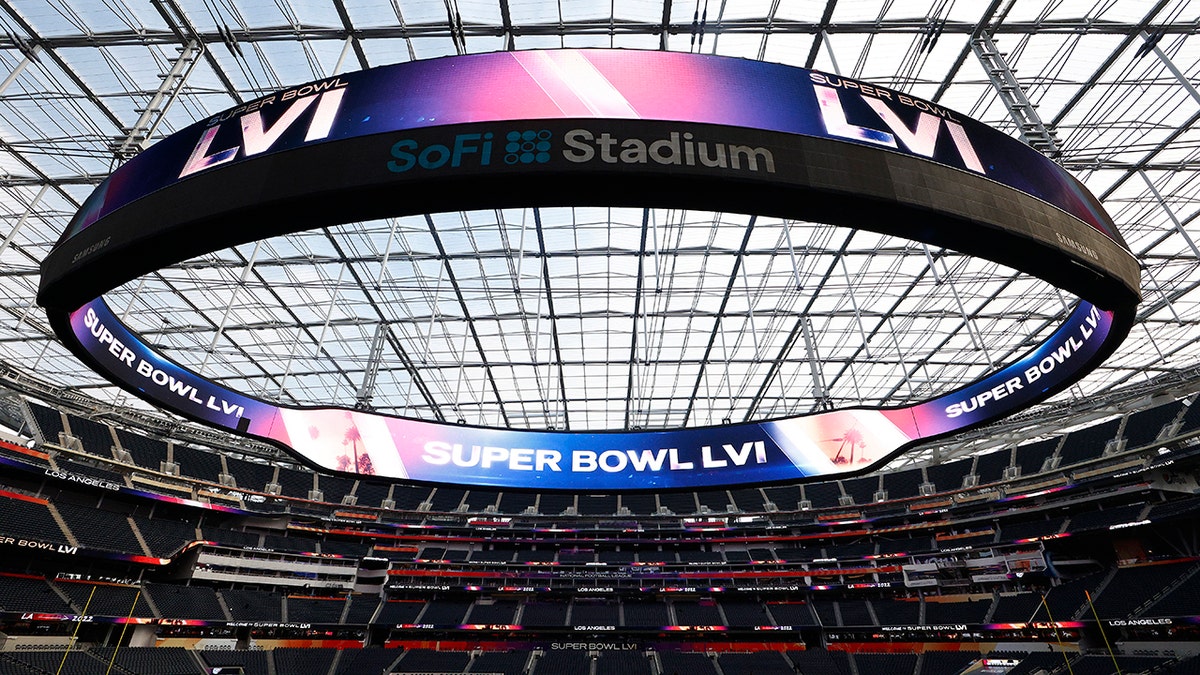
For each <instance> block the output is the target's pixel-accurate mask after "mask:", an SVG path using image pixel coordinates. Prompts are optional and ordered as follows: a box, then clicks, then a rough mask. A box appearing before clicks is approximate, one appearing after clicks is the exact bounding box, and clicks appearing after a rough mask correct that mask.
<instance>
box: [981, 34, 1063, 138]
mask: <svg viewBox="0 0 1200 675" xmlns="http://www.w3.org/2000/svg"><path fill="white" fill-rule="evenodd" d="M971 49H972V51H974V52H975V56H976V57H978V58H979V61H980V63H982V64H983V69H984V71H986V72H987V76H988V79H989V80H991V81H992V86H993V87H995V89H996V93H998V94H999V95H1000V100H1001V101H1003V102H1004V105H1005V107H1007V108H1008V114H1009V115H1010V116H1012V119H1013V122H1014V123H1016V125H1017V131H1018V132H1019V133H1020V134H1021V140H1023V141H1025V143H1026V144H1028V145H1029V146H1030V147H1032V148H1034V149H1035V150H1039V151H1041V152H1043V153H1045V154H1047V155H1049V156H1051V157H1057V156H1058V155H1059V154H1061V153H1062V147H1061V146H1060V145H1059V141H1058V137H1057V136H1056V135H1055V133H1054V131H1053V130H1052V129H1050V128H1049V127H1048V126H1046V124H1045V123H1044V122H1042V118H1041V117H1039V116H1038V112H1037V106H1036V105H1034V104H1033V103H1032V102H1030V100H1029V98H1027V97H1026V96H1025V90H1024V89H1022V88H1021V83H1020V82H1018V81H1017V76H1016V74H1015V73H1014V72H1013V70H1012V68H1010V67H1009V65H1008V61H1006V60H1005V58H1004V54H1001V53H1000V50H999V49H997V48H996V43H994V42H992V38H991V36H989V35H988V34H987V33H980V34H979V36H978V37H976V38H974V39H972V40H971Z"/></svg>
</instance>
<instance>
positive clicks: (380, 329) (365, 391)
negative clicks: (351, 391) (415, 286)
mask: <svg viewBox="0 0 1200 675" xmlns="http://www.w3.org/2000/svg"><path fill="white" fill-rule="evenodd" d="M387 332H388V325H387V324H386V323H383V322H382V321H381V322H379V323H377V324H375V337H374V338H372V339H371V353H370V354H369V355H368V356H367V367H366V369H365V370H363V379H362V386H360V387H359V388H358V397H357V399H356V400H355V402H354V407H355V408H357V409H359V410H371V399H372V398H374V397H375V378H376V377H378V376H379V364H380V362H381V361H382V360H383V345H385V344H386V343H387Z"/></svg>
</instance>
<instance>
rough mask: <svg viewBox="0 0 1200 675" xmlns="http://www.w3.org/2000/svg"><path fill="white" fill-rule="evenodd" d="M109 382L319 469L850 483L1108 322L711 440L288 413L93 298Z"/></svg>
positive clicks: (622, 480) (519, 480)
mask: <svg viewBox="0 0 1200 675" xmlns="http://www.w3.org/2000/svg"><path fill="white" fill-rule="evenodd" d="M71 325H72V328H73V330H74V332H75V336H76V337H77V338H78V339H79V341H80V343H81V344H82V345H83V347H84V348H85V349H86V350H87V352H88V353H89V354H90V355H91V356H92V357H93V358H94V359H95V360H96V361H98V362H99V363H100V365H101V366H102V367H103V368H105V369H106V370H107V371H108V372H109V373H110V374H112V375H114V376H115V377H117V378H118V379H119V380H120V381H121V382H122V383H123V384H124V385H126V386H130V387H132V388H134V389H136V390H138V391H140V392H142V393H143V394H146V395H147V396H149V397H150V398H152V399H153V400H155V401H158V402H160V403H162V404H163V405H165V406H167V407H169V408H171V409H173V410H177V411H180V412H183V413H185V414H187V415H189V416H191V417H193V418H197V419H202V420H204V421H205V422H207V423H209V424H212V425H214V426H218V427H221V428H224V429H227V430H230V431H240V432H242V433H246V434H248V435H251V436H255V437H258V438H262V439H265V440H271V441H275V442H277V443H280V444H282V445H285V446H287V447H290V448H291V449H292V450H294V451H295V452H297V453H299V454H300V456H302V457H304V458H305V459H307V460H308V461H309V462H311V463H313V464H316V465H318V466H320V467H322V468H324V469H328V470H332V471H341V472H347V473H355V474H360V475H376V476H383V477H388V478H399V479H413V480H420V481H428V482H437V483H461V484H471V485H486V486H493V487H520V488H542V489H571V490H581V489H595V490H605V491H609V490H611V491H620V490H633V489H663V488H684V487H693V488H694V487H703V486H718V485H731V484H738V483H754V482H770V481H783V480H793V479H801V478H807V477H812V476H826V475H833V474H839V473H850V472H855V471H859V470H862V469H864V468H867V467H869V466H871V465H873V464H875V463H876V462H879V461H880V460H882V459H884V458H886V457H888V456H889V455H891V454H893V453H894V452H896V451H897V450H899V449H900V448H901V447H903V446H905V445H907V444H909V443H911V442H913V441H915V440H919V439H922V438H927V437H930V436H934V435H939V434H944V433H948V432H952V431H955V430H957V429H962V428H966V427H968V426H973V425H975V424H978V423H980V422H981V421H985V420H989V419H994V418H996V417H1000V416H1003V415H1006V414H1008V413H1010V412H1012V411H1014V410H1019V409H1021V408H1023V407H1025V406H1026V405H1028V404H1029V402H1030V401H1032V400H1035V399H1037V398H1039V397H1040V396H1041V395H1042V394H1043V393H1044V392H1045V391H1048V390H1049V389H1051V388H1053V387H1054V386H1056V384H1057V383H1060V382H1062V381H1064V380H1066V379H1068V378H1071V377H1073V376H1074V375H1075V373H1076V372H1078V371H1079V370H1080V369H1082V368H1086V367H1088V364H1089V361H1090V359H1091V357H1092V356H1094V355H1095V354H1096V352H1097V350H1098V349H1099V348H1100V346H1101V345H1102V344H1103V342H1104V340H1105V338H1106V337H1107V336H1108V330H1109V328H1110V327H1111V325H1112V315H1111V313H1109V312H1104V311H1101V310H1099V309H1098V308H1096V307H1094V306H1093V305H1090V304H1088V303H1086V302H1083V303H1080V305H1079V306H1078V307H1077V308H1076V310H1075V311H1074V312H1073V313H1072V314H1071V315H1070V317H1069V318H1068V320H1067V321H1066V322H1065V323H1064V324H1063V325H1062V326H1061V327H1060V328H1059V329H1058V330H1057V331H1056V332H1055V333H1054V334H1053V335H1051V337H1050V339H1049V340H1047V341H1046V342H1045V343H1044V344H1043V345H1042V346H1040V347H1039V348H1038V349H1036V350H1034V351H1032V352H1030V353H1029V354H1027V355H1026V356H1025V357H1024V358H1022V359H1020V360H1018V361H1016V362H1014V363H1012V364H1010V365H1009V366H1007V367H1005V368H1003V369H1001V370H999V371H996V372H994V373H992V374H991V375H989V376H987V377H985V378H984V379H982V380H980V381H978V382H975V383H972V384H970V385H968V386H966V387H963V388H961V389H958V390H956V391H954V392H951V393H949V394H946V395H943V396H940V397H938V398H935V399H932V400H930V401H926V402H924V403H920V404H917V405H914V406H908V407H902V408H889V409H882V410H874V409H862V408H853V409H846V410H836V411H830V412H825V413H818V414H813V415H806V416H803V417H794V418H788V419H781V420H774V421H768V422H758V423H749V424H736V425H728V426H721V427H704V428H692V429H677V430H671V431H648V432H593V433H570V432H550V431H517V430H510V429H492V428H483V427H472V426H461V425H449V424H440V423H435V422H426V421H421V420H413V419H404V418H398V417H387V416H382V415H377V414H373V413H369V412H364V411H358V410H349V409H343V408H290V407H282V406H276V405H273V404H270V403H267V402H264V401H260V400H258V399H254V398H251V397H248V396H245V395H243V394H240V393H238V392H235V391H233V390H231V389H228V388H226V387H223V386H221V385H219V384H216V383H213V382H210V381H208V380H206V379H205V378H203V377H201V376H199V375H197V374H196V373H193V372H192V371H190V370H188V369H186V368H183V367H182V366H180V365H179V364H176V363H174V362H172V361H170V360H168V359H166V358H165V357H163V356H162V355H161V354H158V353H157V352H155V351H154V350H153V349H151V348H149V347H148V346H147V345H146V344H145V343H143V342H142V340H141V339H140V338H139V337H138V336H136V335H135V334H133V333H132V332H130V331H129V330H128V329H127V328H126V327H125V326H124V325H123V324H121V323H120V322H119V321H118V320H117V318H116V317H115V316H114V315H113V314H112V313H111V311H110V310H109V308H108V306H107V305H106V304H105V303H104V301H103V300H102V299H97V300H94V301H92V302H90V303H88V304H87V305H85V306H84V307H82V308H80V309H79V310H78V311H76V312H74V313H73V314H72V315H71Z"/></svg>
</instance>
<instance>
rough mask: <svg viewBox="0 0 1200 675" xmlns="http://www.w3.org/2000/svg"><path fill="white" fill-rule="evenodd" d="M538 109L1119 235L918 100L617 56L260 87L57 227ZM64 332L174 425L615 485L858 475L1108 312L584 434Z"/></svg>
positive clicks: (118, 328)
mask: <svg viewBox="0 0 1200 675" xmlns="http://www.w3.org/2000/svg"><path fill="white" fill-rule="evenodd" d="M539 119H541V120H560V119H561V120H568V119H569V120H575V119H581V120H587V119H600V120H612V119H639V120H655V121H672V122H681V123H701V124H715V125H725V126H729V127H739V128H744V129H755V130H763V131H770V132H781V133H788V134H796V135H803V136H811V137H818V138H826V139H830V140H836V141H839V142H845V143H856V144H864V145H870V146H873V147H882V148H886V150H887V151H888V152H898V153H903V154H907V155H910V156H917V157H922V158H925V159H928V160H931V161H933V162H936V163H938V164H942V165H945V166H950V167H954V168H957V169H959V170H961V171H964V172H968V173H971V174H973V175H977V176H978V175H982V176H985V177H986V178H988V179H991V180H994V181H997V182H999V183H1002V184H1005V185H1008V186H1010V187H1012V188H1015V189H1017V190H1020V191H1022V192H1025V193H1028V194H1030V195H1033V196H1035V197H1038V198H1041V199H1043V200H1045V201H1047V202H1049V203H1051V204H1054V205H1056V206H1058V207H1059V208H1061V209H1063V210H1064V211H1065V212H1067V213H1069V214H1072V215H1074V216H1075V217H1077V218H1079V219H1080V220H1081V221H1084V222H1087V223H1089V224H1091V225H1092V226H1093V227H1095V228H1096V229H1097V230H1099V231H1101V232H1104V233H1105V234H1107V235H1108V236H1110V237H1112V238H1113V239H1114V240H1116V241H1118V242H1119V241H1120V240H1119V237H1118V235H1117V234H1116V232H1115V229H1114V228H1113V227H1112V223H1111V220H1110V219H1109V218H1108V217H1107V216H1106V215H1105V214H1104V212H1103V210H1102V209H1101V208H1100V207H1099V204H1098V203H1097V202H1096V200H1095V199H1094V198H1093V197H1092V196H1091V195H1089V194H1088V193H1087V191H1086V190H1085V189H1083V188H1082V187H1081V186H1080V184H1079V183H1078V182H1077V181H1075V180H1074V179H1073V178H1072V177H1070V176H1069V175H1068V174H1066V173H1065V172H1063V171H1062V170H1061V169H1060V168H1059V167H1058V166H1057V165H1055V164H1054V163H1053V162H1051V161H1050V160H1048V159H1047V158H1046V157H1044V156H1042V155H1041V154H1040V153H1038V152H1036V151H1034V150H1032V149H1030V148H1028V147H1027V146H1025V145H1023V144H1021V143H1018V142H1016V141H1014V140H1013V139H1011V138H1009V137H1008V136H1006V135H1004V134H1001V133H999V132H997V131H995V130H993V129H990V128H988V127H986V126H984V125H982V124H980V123H978V122H975V121H973V120H970V119H968V118H966V117H963V116H961V115H959V114H958V113H955V112H954V111H951V110H947V109H945V108H943V107H940V106H938V105H937V104H934V103H931V102H927V101H921V100H919V99H915V98H912V97H909V96H907V95H905V94H902V93H900V92H894V91H890V90H886V89H882V88H879V87H874V86H872V85H867V84H865V83H858V82H856V81H852V80H847V79H844V78H840V77H837V76H832V75H826V74H822V73H817V72H814V71H808V70H804V69H800V68H793V67H789V66H782V65H776V64H768V63H762V62H757V61H750V60H742V59H732V58H724V57H712V56H700V55H694V54H679V53H665V52H639V51H624V50H558V51H531V52H505V53H494V54H482V55H472V56H465V57H452V58H444V59H435V60H430V61H416V62H411V63H406V64H400V65H396V66H389V67H385V68H378V69H374V70H368V71H362V72H358V73H349V74H345V75H339V76H337V77H334V78H327V79H325V80H322V81H319V82H316V83H311V84H309V85H303V86H300V87H293V88H290V89H286V90H283V91H280V92H277V93H276V94H273V95H270V96H267V97H263V98H260V99H257V100H256V101H252V102H249V103H246V104H244V105H242V106H240V107H238V108H235V109H233V110H230V111H227V112H224V113H221V114H218V115H215V116H213V117H211V118H209V119H208V120H205V121H203V122H200V123H197V124H195V125H192V126H191V127H188V128H187V129H185V130H183V131H181V132H179V133H177V134H174V135H172V136H170V137H169V138H167V139H164V140H163V141H161V142H159V143H158V144H156V145H154V146H152V147H151V148H149V149H147V150H146V151H145V152H144V153H142V154H141V155H139V156H137V157H136V158H134V159H133V160H131V161H129V162H128V163H126V164H125V165H123V166H122V167H120V168H119V169H118V170H117V171H115V172H114V173H113V174H112V175H111V176H110V177H109V178H108V179H107V180H106V181H105V182H104V183H103V184H102V185H101V186H100V187H99V188H98V189H97V190H96V191H95V192H94V193H93V194H92V196H91V197H89V198H88V200H87V202H86V203H85V206H84V208H83V209H81V210H80V212H79V213H78V214H77V215H76V217H75V219H74V220H73V222H72V224H71V227H70V228H69V229H68V231H67V232H66V233H65V234H64V236H63V240H66V239H69V238H70V237H71V236H73V235H75V234H77V233H78V232H80V231H82V230H83V229H84V228H86V227H88V226H89V225H91V224H92V223H95V222H97V221H99V220H101V219H103V218H104V217H105V216H107V215H109V214H111V213H113V212H115V211H117V210H118V209H120V208H122V207H123V206H125V205H127V204H130V203H132V202H134V201H135V200H137V199H139V198H141V197H143V196H145V195H148V194H150V193H152V192H154V191H157V190H161V189H164V188H167V187H170V186H171V185H173V184H175V183H178V182H180V181H185V180H188V179H189V177H190V176H193V175H196V174H200V173H203V172H207V171H210V170H212V169H213V168H214V167H219V166H230V165H234V164H237V163H239V162H245V161H248V160H252V159H255V158H259V157H266V156H273V155H277V154H279V153H284V152H286V151H288V150H293V149H296V148H300V147H302V146H304V147H307V146H309V145H312V144H319V143H326V142H331V141H337V140H344V139H351V138H360V137H371V136H380V137H383V136H385V135H387V137H389V138H392V137H394V135H395V133H396V132H402V131H406V130H415V129H423V128H433V127H443V126H447V125H456V124H464V123H481V122H493V121H494V122H502V121H506V120H539ZM389 144H390V141H389ZM439 147H440V146H439ZM447 152H449V151H448V150H447ZM381 165H382V162H381ZM60 243H61V242H60ZM105 245H107V240H103V241H102V242H98V243H96V244H94V246H95V247H96V248H95V249H94V250H99V249H100V248H102V247H103V246H105ZM94 250H85V251H81V252H80V253H79V254H78V255H77V257H79V256H85V255H90V253H92V252H94ZM70 325H71V330H72V333H73V335H74V337H75V339H76V340H77V341H78V343H79V345H80V346H81V347H82V349H83V350H84V351H86V352H87V354H88V355H90V357H91V358H92V359H93V360H94V361H95V362H96V363H97V364H98V365H99V367H101V368H102V369H103V370H104V372H105V373H107V375H108V376H109V377H110V378H112V379H114V380H115V381H117V382H119V383H120V384H122V385H123V386H125V387H126V388H129V389H131V390H133V391H136V392H138V393H139V394H141V395H142V396H144V397H146V398H148V399H149V400H151V401H154V402H155V403H157V404H159V405H162V406H163V407H165V408H167V409H170V410H173V411H175V412H178V413H181V414H183V415H186V416H187V417H189V418H192V419H196V420H201V421H204V422H206V423H208V424H211V425H213V426H216V427H219V428H223V429H227V430H230V431H233V432H237V433H242V434H246V435H249V436H251V437H255V438H259V439H263V440H268V441H273V442H276V443H278V444H281V445H283V446H286V447H289V448H291V449H293V450H294V451H295V452H297V453H298V454H299V455H300V456H302V457H304V458H305V459H307V460H308V461H309V462H311V463H313V464H315V465H317V466H320V467H322V468H324V469H327V470H331V471H341V472H346V473H351V474H359V475H378V476H386V477H390V478H400V479H412V480H419V481H428V482H436V483H460V484H472V485H485V486H494V487H514V488H533V489H568V490H585V489H593V490H601V491H625V490H651V489H664V488H696V487H706V486H720V485H734V484H741V483H761V482H780V481H787V480H795V479H801V478H807V477H812V476H825V475H831V474H839V473H851V472H857V471H861V470H865V469H867V468H868V467H871V466H873V465H875V464H876V463H878V462H879V461H882V460H883V459H885V458H887V457H889V456H890V455H892V454H893V453H895V452H896V451H898V450H899V449H900V448H902V447H904V446H906V445H908V444H910V443H912V442H914V441H917V440H920V439H924V438H930V437H933V436H938V435H942V434H946V433H950V432H953V431H956V430H960V429H965V428H967V427H971V426H975V425H978V424H981V423H983V422H986V421H988V420H992V419H997V418H999V417H1002V416H1004V415H1007V414H1009V413H1011V412H1013V411H1016V410H1020V409H1022V408H1024V407H1026V406H1027V405H1029V404H1030V403H1032V402H1034V401H1037V400H1041V399H1042V398H1044V396H1045V395H1046V393H1047V392H1049V391H1052V390H1057V389H1058V388H1061V386H1062V385H1063V384H1064V383H1065V382H1069V381H1074V380H1075V379H1077V378H1078V377H1079V375H1080V374H1081V373H1084V372H1086V371H1087V370H1088V369H1089V368H1090V367H1092V366H1093V365H1094V360H1095V357H1096V356H1097V354H1099V353H1100V352H1101V351H1102V349H1103V346H1104V345H1105V343H1106V340H1107V338H1108V336H1109V334H1110V329H1111V328H1112V326H1113V314H1112V313H1110V312H1106V311H1101V310H1100V309H1098V308H1097V307H1095V306H1093V305H1091V304H1090V303H1088V302H1086V301H1082V302H1080V303H1079V305H1078V306H1077V307H1076V309H1075V310H1074V311H1073V312H1072V314H1071V315H1070V316H1069V317H1068V319H1067V321H1066V322H1065V323H1064V324H1063V325H1062V326H1061V327H1060V328H1059V329H1058V330H1057V331H1056V332H1055V333H1054V334H1053V335H1051V336H1050V338H1049V339H1048V340H1047V341H1046V342H1045V343H1044V344H1043V345H1042V346H1040V347H1038V348H1037V349H1035V350H1034V351H1032V352H1030V353H1029V354H1027V355H1026V356H1025V357H1023V358H1022V359H1020V360H1019V361H1017V362H1015V363H1013V364H1010V365H1008V366H1006V367H1004V368H1002V369H1001V370H999V371H997V372H994V373H991V374H988V375H986V376H984V377H983V379H981V380H980V381H978V382H975V383H973V384H970V385H967V386H965V387H963V388H961V389H958V390H956V391H953V392H950V393H947V394H944V395H941V396H939V397H937V398H935V399H932V400H929V401H926V402H923V403H920V404H917V405H913V406H908V407H902V408H888V409H878V410H876V409H846V410H838V411H831V412H824V413H819V414H813V415H808V416H803V417H795V418H789V419H782V420H775V421H768V422H758V423H747V424H736V425H727V426H721V427H708V428H692V429H677V430H670V431H653V432H597V433H568V432H542V431H517V430H508V429H491V428H481V427H470V426H458V425H446V424H438V423H433V422H425V421H420V420H412V419H402V418H397V417H387V416H382V415H376V414H372V413H369V412H363V411H358V410H348V409H342V408H293V407H284V406H279V405H275V404H272V403H268V402H265V401H261V400H258V399H256V398H253V397H250V396H247V395H244V394H241V393H239V392H236V391H233V390H231V389H229V388H228V387H225V386H223V385H221V384H219V383H215V382H212V381H209V380H208V379H206V378H205V377H203V376H202V375H200V374H197V373H195V372H192V371H190V370H188V369H187V368H184V367H183V366H181V365H179V364H177V363H174V362H173V361H171V360H169V359H167V358H166V357H164V356H163V355H161V354H159V353H158V352H156V351H155V350H154V349H153V348H151V347H150V346H149V345H147V344H146V343H144V342H143V341H142V340H141V339H140V338H139V337H138V336H137V335H135V334H133V333H132V332H131V331H130V330H129V329H128V328H126V327H125V326H124V325H123V324H122V323H121V322H120V321H119V320H118V319H117V317H115V316H114V315H113V314H112V312H111V311H110V310H109V308H108V306H107V305H106V304H105V302H104V300H103V299H102V298H97V299H95V300H93V301H91V302H89V303H87V304H85V305H84V306H83V307H80V308H79V309H77V310H76V311H74V312H72V313H71V315H70Z"/></svg>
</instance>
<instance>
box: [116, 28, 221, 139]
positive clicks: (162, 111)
mask: <svg viewBox="0 0 1200 675" xmlns="http://www.w3.org/2000/svg"><path fill="white" fill-rule="evenodd" d="M178 49H179V56H177V57H175V62H174V63H173V64H171V70H169V71H168V72H167V73H166V74H165V75H163V76H162V82H161V83H160V84H159V85H158V90H157V91H155V92H154V95H153V96H151V97H150V102H149V103H147V104H146V107H145V108H144V109H143V110H142V114H141V115H140V116H138V120H137V122H135V123H134V125H133V126H132V127H130V128H129V131H128V132H126V134H125V138H124V139H123V140H121V141H120V143H115V144H114V147H113V154H114V155H116V157H117V159H120V160H126V159H129V158H130V157H133V156H134V155H136V154H138V153H139V152H141V151H142V150H145V149H146V146H147V145H149V144H150V138H151V137H152V136H153V135H154V131H155V130H156V129H158V125H159V124H160V123H161V122H162V120H163V118H164V117H166V115H167V111H168V110H170V108H171V104H172V103H174V102H175V99H176V97H178V96H179V92H180V91H182V90H183V84H184V82H186V81H187V78H188V76H189V75H191V74H192V70H193V69H194V68H195V67H196V61H197V60H199V58H200V54H201V53H203V51H204V45H202V44H200V42H199V41H198V40H189V41H188V43H187V44H185V45H184V46H182V47H179V48H178Z"/></svg>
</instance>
